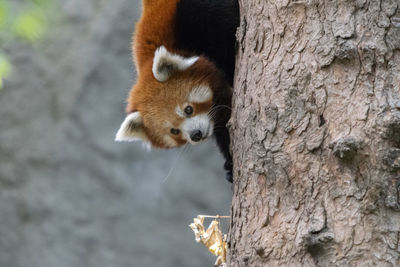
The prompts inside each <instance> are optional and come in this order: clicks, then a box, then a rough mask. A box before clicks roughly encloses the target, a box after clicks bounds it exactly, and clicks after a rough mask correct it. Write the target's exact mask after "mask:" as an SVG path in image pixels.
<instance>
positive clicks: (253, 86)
mask: <svg viewBox="0 0 400 267" xmlns="http://www.w3.org/2000/svg"><path fill="white" fill-rule="evenodd" d="M240 7H241V26H240V28H239V30H238V33H237V39H238V42H239V51H238V56H237V71H236V77H235V89H234V100H233V114H232V119H231V122H230V129H231V135H232V140H233V144H232V152H233V155H234V166H235V167H234V194H233V202H232V222H231V229H230V234H229V235H230V237H229V252H228V254H229V255H228V266H339V265H340V266H400V244H399V239H400V203H399V190H400V1H399V0H352V1H351V0H348V1H345V0H339V1H333V0H322V1H317V0H299V1H296V0H275V1H272V0H264V1H262V0H240Z"/></svg>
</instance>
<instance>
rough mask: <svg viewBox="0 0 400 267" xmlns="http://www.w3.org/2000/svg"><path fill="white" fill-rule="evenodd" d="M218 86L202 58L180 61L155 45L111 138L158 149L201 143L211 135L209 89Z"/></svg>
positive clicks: (211, 93) (219, 81) (219, 78)
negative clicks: (142, 143) (138, 141)
mask: <svg viewBox="0 0 400 267" xmlns="http://www.w3.org/2000/svg"><path fill="white" fill-rule="evenodd" d="M222 83H223V77H222V76H221V74H220V73H219V71H218V70H217V69H216V67H215V66H214V64H213V63H211V62H210V61H208V60H207V59H206V58H203V57H183V56H179V55H177V54H173V53H170V52H169V51H167V49H165V47H160V48H159V49H157V50H156V52H155V55H154V58H153V62H152V64H149V66H147V68H142V69H141V70H140V69H139V76H138V81H137V83H136V85H135V86H134V87H133V88H132V90H131V92H130V95H129V98H128V107H127V111H128V113H129V114H128V116H127V117H126V119H125V120H124V122H123V123H122V125H121V127H120V129H119V131H118V133H117V135H116V140H117V141H135V140H141V141H144V142H147V143H150V144H151V145H152V146H154V147H159V148H172V147H178V146H181V145H183V144H186V143H191V144H197V143H200V142H201V141H203V140H205V139H207V138H209V137H210V136H211V135H212V134H213V130H214V121H213V118H212V115H213V114H212V112H211V111H212V105H213V97H214V91H215V90H217V89H218V88H219V87H220V86H221V84H222Z"/></svg>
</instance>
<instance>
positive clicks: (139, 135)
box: [115, 111, 149, 142]
mask: <svg viewBox="0 0 400 267" xmlns="http://www.w3.org/2000/svg"><path fill="white" fill-rule="evenodd" d="M139 140H141V141H146V142H147V141H149V139H148V137H147V135H146V133H145V132H144V131H143V119H142V115H141V114H140V113H139V112H138V111H136V112H133V113H131V114H129V115H128V116H126V118H125V120H124V121H123V122H122V124H121V127H120V128H119V130H118V132H117V134H116V135H115V141H118V142H122V141H127V142H131V141H139Z"/></svg>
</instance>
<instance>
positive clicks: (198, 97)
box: [189, 85, 213, 103]
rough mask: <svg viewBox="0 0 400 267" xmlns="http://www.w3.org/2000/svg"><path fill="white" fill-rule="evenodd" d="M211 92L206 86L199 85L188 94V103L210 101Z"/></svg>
mask: <svg viewBox="0 0 400 267" xmlns="http://www.w3.org/2000/svg"><path fill="white" fill-rule="evenodd" d="M212 95H213V93H212V91H211V89H210V88H209V87H208V86H205V85H201V86H197V87H194V88H193V89H192V91H191V92H190V94H189V102H193V103H203V102H207V101H209V100H211V98H212Z"/></svg>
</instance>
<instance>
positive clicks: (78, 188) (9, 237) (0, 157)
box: [0, 0, 231, 267]
mask: <svg viewBox="0 0 400 267" xmlns="http://www.w3.org/2000/svg"><path fill="white" fill-rule="evenodd" d="M6 1H7V0H6ZM8 1H13V2H14V1H15V2H14V3H18V2H22V1H21V0H19V1H17V0H8ZM57 10H58V12H59V13H58V14H57V16H58V19H57V20H56V21H55V22H53V23H52V24H51V25H50V27H49V29H48V32H47V34H46V36H45V38H43V40H42V41H41V42H40V43H37V44H34V45H32V44H28V43H25V42H21V41H18V40H12V41H9V42H7V43H3V44H0V46H1V49H2V50H3V51H5V53H6V55H7V56H8V57H9V60H10V62H11V63H12V64H13V66H14V70H13V72H12V75H11V76H9V77H8V78H7V79H6V80H5V83H4V87H3V88H2V89H1V91H0V266H1V267H3V266H4V267H53V266H54V267H79V266H84V267H86V266H87V267H106V266H113V267H125V266H130V267H132V266H145V267H146V266H166V267H168V266H171V267H179V266H212V265H213V263H214V261H215V257H214V256H212V255H211V254H209V252H208V251H207V249H206V248H205V247H203V246H202V245H200V244H197V243H195V240H194V235H193V233H192V231H191V230H190V228H189V227H188V224H189V223H191V221H192V218H194V217H196V216H197V215H198V214H210V215H215V214H221V215H229V212H230V200H231V185H230V184H229V183H228V182H226V181H225V178H224V173H223V170H222V165H223V161H222V158H221V157H220V155H219V152H218V151H217V148H216V147H215V145H214V143H213V142H209V143H206V144H202V145H199V146H196V147H189V148H188V149H185V150H184V151H182V149H178V150H169V151H159V150H157V151H152V152H146V151H144V150H142V147H141V145H140V144H135V143H115V142H114V141H113V140H114V135H115V132H116V130H117V129H118V127H119V125H120V123H121V122H122V120H123V119H124V115H125V114H124V105H125V104H124V101H125V97H126V95H127V93H128V91H129V89H130V86H131V85H132V83H133V82H134V80H135V77H134V64H133V63H132V60H131V48H130V42H131V33H132V31H133V29H134V23H135V21H136V20H137V19H138V16H139V14H140V1H139V0H113V1H110V0H85V1H81V0H65V1H60V2H59V4H58V9H57ZM168 173H170V175H169V177H168V178H167V179H166V177H167V175H168ZM165 179H166V180H165Z"/></svg>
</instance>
